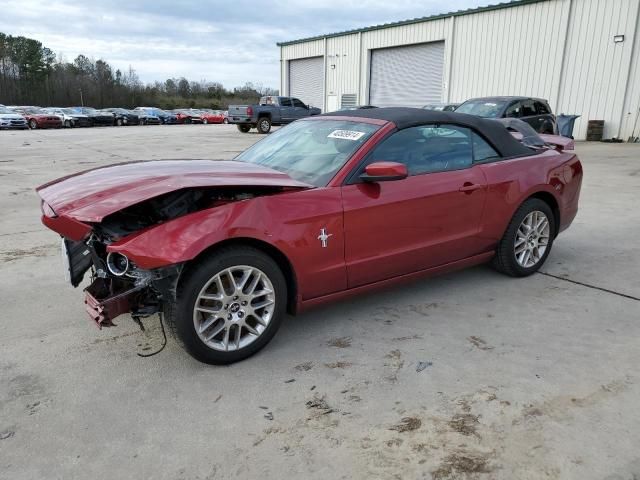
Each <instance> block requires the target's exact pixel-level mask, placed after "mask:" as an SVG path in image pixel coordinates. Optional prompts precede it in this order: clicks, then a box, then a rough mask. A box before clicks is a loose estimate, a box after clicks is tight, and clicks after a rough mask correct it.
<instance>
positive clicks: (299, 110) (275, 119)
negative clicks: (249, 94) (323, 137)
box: [228, 96, 321, 133]
mask: <svg viewBox="0 0 640 480" xmlns="http://www.w3.org/2000/svg"><path fill="white" fill-rule="evenodd" d="M320 113H321V112H320V109H319V108H315V107H310V106H308V105H305V104H304V103H302V102H301V101H300V100H298V99H297V98H292V97H273V96H267V97H261V98H260V101H259V102H258V104H257V105H229V116H228V119H229V123H235V124H236V125H237V126H238V130H240V131H241V132H242V133H247V132H248V131H249V130H251V129H252V128H257V129H258V132H259V133H269V130H271V125H284V124H286V123H290V122H293V121H295V120H298V119H299V118H304V117H308V116H310V115H319V114H320Z"/></svg>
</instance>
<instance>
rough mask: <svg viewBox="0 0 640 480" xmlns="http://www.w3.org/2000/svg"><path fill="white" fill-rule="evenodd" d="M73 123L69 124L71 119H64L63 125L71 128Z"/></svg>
mask: <svg viewBox="0 0 640 480" xmlns="http://www.w3.org/2000/svg"><path fill="white" fill-rule="evenodd" d="M72 126H73V125H71V120H65V121H64V127H65V128H71V127H72Z"/></svg>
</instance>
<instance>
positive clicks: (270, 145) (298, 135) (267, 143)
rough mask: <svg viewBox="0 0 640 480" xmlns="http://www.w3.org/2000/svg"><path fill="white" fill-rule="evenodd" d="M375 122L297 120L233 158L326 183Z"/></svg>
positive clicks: (366, 135) (360, 142)
mask: <svg viewBox="0 0 640 480" xmlns="http://www.w3.org/2000/svg"><path fill="white" fill-rule="evenodd" d="M378 128H380V127H379V126H378V125H371V124H368V123H360V122H353V121H345V120H299V121H297V122H294V123H292V124H290V125H288V126H286V127H284V128H281V129H279V130H277V131H276V132H275V133H272V134H271V135H269V136H268V137H267V138H265V139H264V140H262V141H260V142H258V143H256V144H255V145H253V146H252V147H251V148H249V149H248V150H246V151H245V152H243V153H241V154H240V155H238V156H237V157H236V158H235V159H236V160H238V161H240V162H248V163H255V164H258V165H264V166H265V167H269V168H273V169H274V170H278V171H280V172H284V173H286V174H287V175H289V176H290V177H292V178H295V179H296V180H299V181H301V182H305V183H310V184H312V185H315V186H316V187H322V186H326V185H327V183H328V182H329V181H330V180H331V179H332V178H333V176H334V175H335V174H336V173H337V172H338V170H340V168H342V166H343V165H344V164H345V163H346V162H347V160H348V159H349V158H350V157H351V155H353V153H354V152H355V151H356V150H358V148H359V147H360V146H361V145H362V144H363V143H364V142H365V141H366V140H367V139H368V138H369V137H371V135H372V134H373V133H374V132H375V131H376V130H378Z"/></svg>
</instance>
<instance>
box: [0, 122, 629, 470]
mask: <svg viewBox="0 0 640 480" xmlns="http://www.w3.org/2000/svg"><path fill="white" fill-rule="evenodd" d="M260 138H262V137H261V136H260V135H258V134H254V133H252V134H241V133H239V132H238V131H237V130H236V129H235V127H234V126H223V125H219V126H218V125H216V126H167V127H162V126H158V127H131V128H104V129H77V130H75V129H74V130H64V131H26V132H0V191H2V195H1V196H0V202H1V203H0V207H1V211H2V217H1V218H2V221H1V223H0V305H1V306H2V308H1V309H0V332H1V334H0V478H3V479H5V478H6V479H12V480H17V479H34V478H47V479H49V478H60V479H71V478H82V479H86V478H93V479H118V478H154V479H172V480H173V479H214V478H215V479H227V478H243V479H247V478H262V479H282V478H283V477H286V478H310V479H316V478H317V479H339V478H345V479H347V478H358V479H359V478H402V479H406V478H427V479H429V478H434V479H438V480H439V479H445V478H479V479H483V478H491V479H509V480H512V479H541V478H552V479H554V478H558V479H580V480H584V479H605V478H606V479H609V480H619V479H624V480H626V479H629V480H631V479H633V478H638V477H639V476H640V449H639V448H638V445H640V409H639V408H638V405H639V404H640V386H639V383H638V382H639V380H640V373H639V372H638V365H640V321H639V320H640V301H638V300H635V299H633V298H630V297H636V298H638V297H640V278H639V276H638V274H639V273H640V252H639V246H640V243H639V240H638V239H639V238H640V215H639V214H638V205H639V204H640V147H639V146H638V145H624V144H621V145H607V144H595V143H593V144H589V143H579V144H578V146H577V152H578V154H579V155H580V157H581V159H582V161H583V164H584V171H585V176H584V182H583V190H582V201H581V210H580V212H579V214H578V217H577V218H576V220H575V222H574V224H573V226H572V227H571V228H570V229H569V230H568V231H567V232H565V233H563V234H562V235H561V236H560V237H559V238H558V239H557V241H556V243H555V244H554V247H553V251H552V253H551V256H550V257H549V259H548V260H547V263H546V265H544V266H543V268H542V271H543V272H546V273H548V274H551V275H554V276H555V277H552V276H548V275H543V274H536V275H533V276H532V277H529V278H525V279H512V278H508V277H505V276H502V275H500V274H498V273H496V272H494V271H493V270H491V269H490V268H488V267H478V268H473V269H470V270H466V271H462V272H458V273H453V274H448V275H446V276H442V277H436V278H432V279H427V280H423V281H419V282H416V283H413V284H410V285H408V286H404V287H399V288H395V289H391V290H387V291H385V292H383V293H376V294H370V295H365V296H362V297H360V298H357V299H355V300H349V301H344V302H341V303H337V304H334V305H331V306H327V307H323V308H320V309H317V310H314V311H311V312H309V313H306V314H304V315H301V316H298V317H289V318H288V319H287V320H286V321H285V323H284V325H283V327H282V328H281V330H280V331H279V332H278V334H277V335H276V337H275V338H274V340H273V341H272V342H271V343H270V344H269V345H268V346H267V347H266V348H265V349H264V350H263V351H262V352H260V353H259V354H258V355H256V356H254V357H252V358H250V359H248V360H246V361H243V362H241V363H238V364H234V365H231V366H227V367H215V366H207V365H204V364H200V363H198V362H196V361H195V360H193V359H192V358H191V357H189V356H188V355H187V354H186V353H185V352H184V351H183V350H182V349H181V348H180V347H179V346H178V345H177V343H176V342H175V341H173V340H172V339H169V343H168V345H167V347H166V348H165V350H164V351H162V352H160V353H159V354H157V355H155V356H151V357H148V358H142V357H140V356H138V355H137V354H138V353H142V354H148V353H152V352H154V351H155V350H157V348H158V347H160V345H161V343H162V336H161V332H160V329H159V326H158V322H157V319H156V318H152V319H148V320H147V321H146V326H147V330H146V332H145V333H142V332H141V331H140V330H139V329H138V327H137V326H136V325H135V324H133V322H132V321H131V320H130V319H129V317H122V318H120V319H119V321H118V320H117V321H116V323H118V326H117V327H114V328H109V329H104V330H102V331H99V330H97V329H96V328H95V327H94V326H93V325H92V324H90V322H89V320H88V318H87V317H86V315H85V313H84V308H83V303H82V300H83V295H82V291H81V289H73V288H71V286H70V285H67V284H65V282H64V279H63V275H62V265H61V263H62V262H61V259H60V252H59V238H58V237H56V235H55V234H54V233H53V232H51V231H49V230H46V229H45V228H44V227H43V226H42V225H41V224H40V219H39V215H40V209H39V204H38V199H37V196H36V194H35V193H34V190H33V188H34V187H35V186H37V185H39V184H41V183H43V182H45V181H47V180H50V179H53V178H57V177H59V176H62V175H65V174H68V173H72V172H75V171H78V170H82V169H88V168H93V167H98V166H101V165H107V164H111V163H115V162H121V161H127V160H148V159H168V158H211V159H229V158H232V157H234V156H235V155H236V154H237V153H238V152H240V151H241V150H243V149H244V148H246V147H247V146H249V145H250V144H252V143H253V142H255V141H257V140H259V139H260ZM556 277H560V278H556ZM567 280H573V281H576V282H582V283H586V284H590V285H594V286H597V287H601V288H603V289H606V290H610V291H611V292H607V291H604V290H597V289H593V288H589V287H586V286H583V285H579V284H576V283H571V282H569V281H567ZM616 292H617V293H619V294H623V295H626V296H622V295H618V294H616Z"/></svg>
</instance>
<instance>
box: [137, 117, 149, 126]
mask: <svg viewBox="0 0 640 480" xmlns="http://www.w3.org/2000/svg"><path fill="white" fill-rule="evenodd" d="M146 124H147V122H145V121H144V118H141V119H140V121H139V122H138V125H146Z"/></svg>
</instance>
